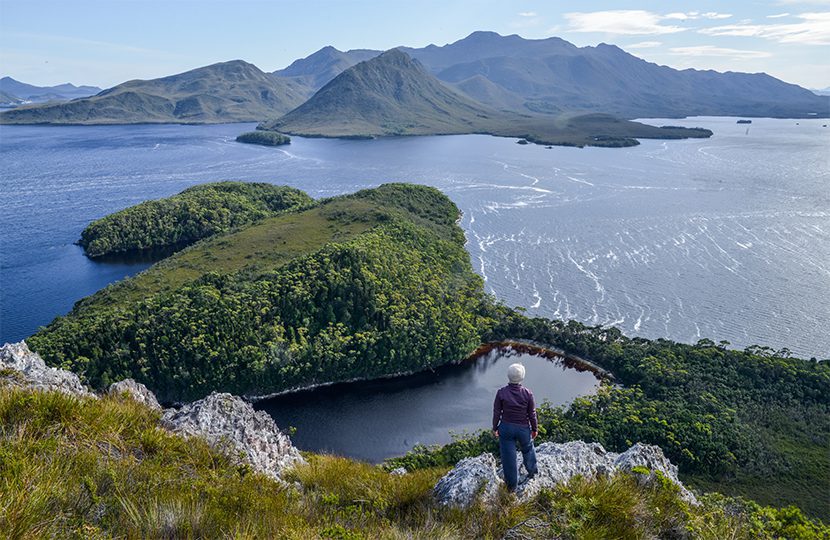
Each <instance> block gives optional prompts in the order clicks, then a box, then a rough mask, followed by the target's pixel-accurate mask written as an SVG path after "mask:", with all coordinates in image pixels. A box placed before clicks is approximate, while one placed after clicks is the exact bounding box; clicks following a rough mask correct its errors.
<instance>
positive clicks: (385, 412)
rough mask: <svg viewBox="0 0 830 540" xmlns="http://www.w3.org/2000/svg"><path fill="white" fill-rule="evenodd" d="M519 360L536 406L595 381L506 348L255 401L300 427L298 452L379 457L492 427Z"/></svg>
mask: <svg viewBox="0 0 830 540" xmlns="http://www.w3.org/2000/svg"><path fill="white" fill-rule="evenodd" d="M514 362H521V363H522V364H524V366H525V369H526V371H527V375H526V378H525V386H527V387H528V388H530V389H531V390H532V391H533V395H534V397H535V398H536V400H537V403H538V404H541V403H542V401H544V400H547V401H549V402H550V403H551V404H553V405H565V404H568V403H570V402H571V401H573V400H574V399H575V398H577V397H579V396H583V395H588V394H592V393H594V392H595V391H596V389H597V387H598V385H599V381H598V380H597V379H596V377H594V375H593V374H592V373H591V372H589V371H583V372H579V371H577V370H575V369H569V368H565V367H564V366H562V364H560V363H559V362H557V361H554V360H548V359H546V358H543V357H541V356H534V355H531V354H525V353H519V352H516V351H514V350H512V349H509V348H501V349H496V350H493V351H490V352H489V353H487V354H486V355H483V356H480V357H478V358H476V359H474V360H471V361H468V362H466V363H463V364H460V365H454V366H445V367H443V368H440V369H438V370H436V371H434V372H424V373H418V374H416V375H411V376H407V377H398V378H395V379H387V380H376V381H370V382H359V383H350V384H338V385H334V386H329V387H323V388H318V389H315V390H308V391H304V392H297V393H294V394H288V395H284V396H280V397H276V398H272V399H269V400H266V401H261V402H259V403H257V404H256V405H255V406H256V408H257V409H261V410H264V411H267V412H268V413H269V414H270V415H271V416H272V417H273V418H274V420H276V422H277V425H278V426H280V428H282V429H285V428H287V427H289V426H293V427H295V428H297V431H296V433H295V434H294V435H292V437H291V440H292V442H293V443H294V444H295V445H297V447H299V448H300V449H302V450H311V451H315V452H329V453H336V454H342V455H347V456H350V457H355V458H358V459H362V460H365V461H369V462H373V463H376V462H379V461H382V460H383V459H385V458H388V457H392V456H400V455H403V454H405V453H406V452H407V451H408V450H411V449H412V447H413V446H414V445H415V444H419V443H420V444H446V443H448V442H450V441H451V440H452V438H451V433H452V432H454V433H464V432H470V433H471V432H475V431H478V430H480V429H489V428H490V423H491V420H492V417H493V398H494V397H495V395H496V390H498V389H499V388H501V387H502V386H504V385H505V384H507V366H509V365H510V364H512V363H514Z"/></svg>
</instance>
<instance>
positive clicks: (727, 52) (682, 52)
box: [669, 45, 772, 60]
mask: <svg viewBox="0 0 830 540" xmlns="http://www.w3.org/2000/svg"><path fill="white" fill-rule="evenodd" d="M669 52H670V53H671V54H673V55H677V56H694V57H702V56H717V57H728V58H735V59H741V60H746V59H750V58H769V57H770V56H772V54H771V53H768V52H766V51H745V50H742V49H728V48H725V47H715V46H714V45H697V46H693V47H672V48H670V49H669Z"/></svg>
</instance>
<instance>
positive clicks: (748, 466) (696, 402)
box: [390, 308, 830, 519]
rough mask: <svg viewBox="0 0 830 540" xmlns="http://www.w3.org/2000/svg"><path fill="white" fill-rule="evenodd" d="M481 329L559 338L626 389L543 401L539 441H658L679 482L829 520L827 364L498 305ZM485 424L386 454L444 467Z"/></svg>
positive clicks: (467, 449)
mask: <svg viewBox="0 0 830 540" xmlns="http://www.w3.org/2000/svg"><path fill="white" fill-rule="evenodd" d="M501 312H502V315H501V316H493V315H491V317H494V318H499V319H500V322H499V324H498V325H497V326H496V327H495V328H494V330H493V332H492V333H491V334H489V335H488V336H487V337H488V338H491V339H500V338H505V337H508V336H509V337H511V338H525V339H531V340H535V341H538V342H541V343H547V344H549V345H553V346H556V347H560V348H562V349H564V350H566V351H568V352H569V353H572V354H576V355H579V356H582V357H584V358H589V359H590V360H591V361H592V362H594V363H596V364H598V365H599V366H601V367H603V368H605V369H608V370H609V371H611V372H612V373H614V375H615V376H616V379H617V382H619V383H621V384H623V385H624V386H625V387H624V388H621V387H616V386H614V387H611V386H607V387H605V388H603V389H602V390H601V391H600V392H599V393H598V394H597V395H595V396H592V397H586V398H580V399H577V400H576V401H575V402H574V403H573V404H572V405H571V406H570V407H567V408H558V407H547V406H545V407H543V408H542V410H541V412H540V426H541V427H540V433H541V435H540V440H541V441H545V440H549V441H555V442H564V441H569V440H574V439H583V440H586V441H598V442H600V443H602V444H603V445H604V446H605V447H606V448H608V449H610V450H615V451H622V450H625V449H626V448H628V447H629V446H630V445H631V444H632V443H633V442H638V441H639V442H645V443H650V444H656V445H659V446H660V447H661V448H662V449H663V451H664V452H665V453H666V455H667V456H669V458H670V459H671V460H672V462H674V463H676V464H678V465H679V468H680V471H681V473H682V475H683V477H684V479H685V480H686V481H687V482H691V483H692V484H693V485H697V486H700V487H704V488H707V489H716V490H718V491H722V492H724V493H730V494H739V495H745V496H748V497H751V498H753V499H756V500H758V501H761V502H763V503H766V504H776V505H782V504H792V503H797V504H798V505H799V506H800V507H801V508H804V509H805V510H808V511H809V512H810V513H811V514H813V515H816V516H820V517H822V518H824V519H827V518H828V517H830V508H828V501H827V494H826V489H825V488H826V486H827V484H828V479H830V456H828V453H827V448H830V363H828V362H820V363H819V362H812V361H811V362H807V361H804V360H800V359H796V358H789V357H788V352H787V351H778V352H776V351H771V350H769V349H764V348H760V347H750V348H748V349H747V350H745V351H735V350H730V349H727V348H726V345H728V344H727V343H725V342H722V343H720V344H715V343H713V342H711V341H709V340H702V341H700V342H699V343H697V344H696V345H685V344H680V343H675V342H672V341H669V340H663V339H658V340H653V341H651V340H646V339H642V338H634V339H630V338H627V337H625V336H623V335H622V334H621V333H620V331H619V330H618V329H617V328H600V327H586V326H583V325H581V324H579V323H577V322H575V321H570V322H567V323H564V322H560V321H549V320H547V319H529V318H526V317H524V316H522V315H521V314H518V313H516V312H513V311H511V310H508V309H504V308H502V309H501ZM494 444H495V443H494V441H493V440H492V438H491V437H490V436H489V434H488V433H487V432H482V433H480V434H478V435H477V436H472V437H467V438H463V439H460V440H458V441H456V442H455V443H452V444H450V445H447V446H446V447H444V448H441V449H429V448H419V449H417V450H416V451H415V452H413V453H411V454H410V455H408V456H406V457H404V458H401V459H396V460H391V463H390V465H391V464H394V465H406V466H407V467H410V468H411V467H417V466H427V465H448V464H451V463H454V462H456V461H457V460H459V459H461V458H463V457H466V456H468V455H477V454H478V453H480V452H481V451H483V450H494V449H495V446H494Z"/></svg>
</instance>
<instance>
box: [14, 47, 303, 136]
mask: <svg viewBox="0 0 830 540" xmlns="http://www.w3.org/2000/svg"><path fill="white" fill-rule="evenodd" d="M308 93H309V90H308V88H306V87H305V86H303V85H302V84H300V83H297V82H295V81H291V80H286V79H279V78H276V77H274V76H272V75H269V74H267V73H264V72H262V71H260V70H259V69H258V68H257V67H256V66H254V65H253V64H249V63H247V62H243V61H242V60H234V61H231V62H223V63H219V64H213V65H210V66H205V67H201V68H198V69H194V70H191V71H187V72H185V73H179V74H177V75H170V76H168V77H162V78H160V79H152V80H147V81H143V80H134V81H127V82H125V83H122V84H119V85H117V86H114V87H112V88H109V89H107V90H104V91H103V92H100V93H99V94H97V95H95V96H91V97H88V98H80V99H74V100H72V101H69V102H66V103H59V104H47V105H34V106H29V107H18V108H16V109H14V110H11V111H7V112H4V113H2V114H0V123H2V124H135V123H180V124H204V123H220V122H251V121H257V120H260V119H262V118H265V117H267V116H269V115H273V114H274V113H275V112H287V111H289V110H291V109H293V108H294V107H296V106H297V105H299V104H300V103H302V102H303V101H304V100H305V98H306V97H307V96H308Z"/></svg>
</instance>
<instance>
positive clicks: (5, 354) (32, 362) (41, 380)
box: [0, 341, 95, 397]
mask: <svg viewBox="0 0 830 540" xmlns="http://www.w3.org/2000/svg"><path fill="white" fill-rule="evenodd" d="M0 369H6V370H14V372H16V373H12V374H9V375H7V376H6V377H4V379H5V380H6V381H7V382H9V383H11V384H13V385H15V386H20V387H23V388H31V389H34V390H58V391H60V392H63V393H65V394H70V395H75V396H84V397H95V395H94V394H92V393H90V392H89V390H87V388H86V387H85V386H84V385H83V384H81V381H80V379H78V376H77V375H75V374H74V373H72V372H71V371H66V370H63V369H55V368H51V367H49V366H47V365H46V363H45V362H44V361H43V359H42V358H41V357H40V355H39V354H37V353H35V352H32V351H30V350H29V346H28V345H26V342H25V341H20V342H18V343H6V344H5V345H3V346H2V347H0Z"/></svg>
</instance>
